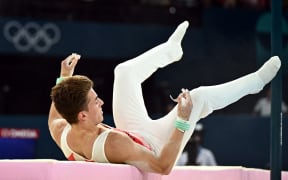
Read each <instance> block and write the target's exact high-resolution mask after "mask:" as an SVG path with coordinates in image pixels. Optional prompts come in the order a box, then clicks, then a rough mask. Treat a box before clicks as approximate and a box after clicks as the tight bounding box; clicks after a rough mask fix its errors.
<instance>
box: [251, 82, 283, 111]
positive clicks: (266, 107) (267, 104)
mask: <svg viewBox="0 0 288 180" xmlns="http://www.w3.org/2000/svg"><path fill="white" fill-rule="evenodd" d="M281 108H282V113H287V111H288V107H287V105H286V104H285V103H284V102H283V101H282V106H281ZM253 114H255V115H260V116H264V117H265V116H270V114H271V88H270V87H269V88H268V89H267V90H266V93H265V96H264V97H262V98H260V99H259V100H258V101H257V102H256V104H255V106H254V109H253Z"/></svg>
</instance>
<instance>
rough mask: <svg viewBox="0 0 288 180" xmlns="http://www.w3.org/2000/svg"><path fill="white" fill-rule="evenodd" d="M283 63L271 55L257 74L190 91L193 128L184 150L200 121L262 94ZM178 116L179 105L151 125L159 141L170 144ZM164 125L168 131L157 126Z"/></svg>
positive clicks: (189, 132) (162, 143) (183, 145)
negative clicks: (170, 137) (260, 92)
mask: <svg viewBox="0 0 288 180" xmlns="http://www.w3.org/2000/svg"><path fill="white" fill-rule="evenodd" d="M280 66H281V61H280V59H279V58H278V57H276V56H275V57H272V58H270V59H269V60H268V61H267V62H266V63H265V64H264V65H263V66H262V67H261V68H260V69H259V70H258V71H256V72H254V73H251V74H248V75H246V76H243V77H241V78H238V79H236V80H234V81H230V82H227V83H224V84H220V85H215V86H203V87H199V88H196V89H194V90H192V91H190V95H191V98H192V103H193V109H192V112H191V115H190V118H189V122H190V124H191V127H192V128H191V129H190V130H189V131H187V132H185V134H184V138H183V141H182V146H181V148H180V149H181V151H182V150H183V148H184V147H185V145H186V143H187V142H188V140H189V139H190V136H191V135H192V133H193V130H194V127H195V124H196V123H197V121H199V120H200V119H201V118H204V117H206V116H208V115H209V114H210V113H212V112H213V111H214V110H218V109H222V108H224V107H226V106H228V105H230V104H232V103H234V102H236V101H237V100H239V99H240V98H242V97H244V96H246V95H248V94H255V93H258V92H259V91H261V90H262V89H263V87H264V86H265V85H266V84H267V83H269V82H270V81H271V80H272V79H273V78H274V76H275V75H276V74H277V72H278V70H279V68H280ZM176 117H177V107H176V108H174V109H173V110H172V111H171V112H170V113H169V114H168V115H166V116H165V117H163V118H162V119H160V120H159V121H155V125H154V126H151V133H152V134H153V135H154V136H156V137H157V139H159V142H158V144H159V145H160V144H161V145H162V147H163V145H164V144H165V143H166V141H167V137H169V134H170V132H171V131H172V130H173V128H175V127H174V122H175V119H176ZM168 124H170V127H167V125H168ZM163 126H166V127H167V129H165V131H164V130H162V131H159V130H157V128H159V127H163ZM155 127H156V128H155ZM160 149H161V147H160ZM181 151H180V153H181Z"/></svg>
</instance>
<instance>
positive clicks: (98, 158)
mask: <svg viewBox="0 0 288 180" xmlns="http://www.w3.org/2000/svg"><path fill="white" fill-rule="evenodd" d="M101 125H102V126H103V127H104V130H103V131H102V132H101V133H100V134H99V135H98V136H97V137H96V139H95V140H94V142H93V146H92V153H91V158H85V157H84V156H82V155H80V154H79V153H76V152H75V151H73V150H72V149H71V148H70V147H69V145H68V143H67V135H68V133H69V131H70V130H71V125H69V124H68V125H67V126H66V127H65V128H64V130H63V132H62V135H61V150H62V152H63V153H64V155H65V157H66V158H67V159H68V160H70V161H91V162H100V163H109V160H108V159H107V157H106V154H105V148H104V146H105V142H106V139H107V137H108V134H109V133H110V132H112V131H114V132H117V133H123V134H125V135H127V136H128V137H129V138H131V139H132V140H133V141H134V142H135V143H137V144H139V145H141V146H143V147H145V148H147V149H148V150H150V151H154V150H153V148H152V146H151V145H150V144H148V143H147V142H145V139H144V138H143V137H142V136H140V135H139V134H135V133H131V132H127V131H123V130H120V129H117V128H113V127H110V126H108V125H105V124H101Z"/></svg>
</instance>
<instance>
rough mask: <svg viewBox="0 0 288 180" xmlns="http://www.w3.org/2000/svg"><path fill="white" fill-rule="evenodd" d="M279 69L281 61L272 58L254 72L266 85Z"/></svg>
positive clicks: (274, 57) (277, 58) (276, 57)
mask: <svg viewBox="0 0 288 180" xmlns="http://www.w3.org/2000/svg"><path fill="white" fill-rule="evenodd" d="M280 67H281V60H280V59H279V57H278V56H273V57H271V58H270V59H269V60H268V61H266V62H265V63H264V64H263V65H262V67H261V68H260V69H259V70H258V71H256V74H257V75H258V76H259V77H260V79H261V80H262V81H263V83H264V84H267V83H269V82H270V81H271V80H272V79H273V78H274V77H275V75H276V74H277V72H278V70H279V69H280Z"/></svg>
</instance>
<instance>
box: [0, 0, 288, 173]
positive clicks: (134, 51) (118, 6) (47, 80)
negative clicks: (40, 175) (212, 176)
mask: <svg viewBox="0 0 288 180" xmlns="http://www.w3.org/2000/svg"><path fill="white" fill-rule="evenodd" d="M188 2H190V1H184V0H182V1H181V0H178V1H176V0H174V1H148V0H110V1H108V0H86V1H85V0H50V1H46V0H29V1H23V0H0V19H1V20H3V21H4V22H5V21H8V20H11V19H12V20H17V21H20V22H23V21H24V22H25V21H26V20H27V21H37V22H39V21H40V22H55V23H56V24H58V25H59V27H61V28H65V27H66V31H65V32H62V36H63V39H65V38H66V39H65V41H64V40H63V41H61V42H60V43H59V44H60V45H59V44H58V45H55V46H54V47H52V49H51V50H50V51H48V52H46V53H37V52H33V51H28V52H19V51H17V50H16V49H15V48H14V47H13V46H12V45H11V44H8V43H7V40H5V39H4V38H2V37H1V36H3V26H2V25H1V26H0V27H1V34H0V37H1V38H0V115H1V116H0V127H6V128H11V127H15V128H37V129H40V139H39V141H38V142H37V144H36V150H37V152H36V155H35V158H44V159H45V158H52V159H60V160H62V159H64V157H63V154H62V153H61V152H60V151H59V149H58V147H56V145H55V144H54V142H52V139H51V137H50V136H49V133H48V128H47V115H48V112H49V107H50V103H51V101H50V97H49V94H50V89H51V87H52V86H53V85H54V84H55V81H56V78H57V77H58V76H59V73H60V62H61V60H62V59H64V58H65V57H66V55H68V54H69V53H72V52H78V51H77V50H79V51H80V53H81V52H82V51H83V53H82V55H83V56H82V58H81V61H80V63H79V64H78V66H77V69H76V72H75V73H76V74H84V75H87V76H89V77H90V78H91V79H92V80H93V81H94V82H95V90H96V92H97V93H98V94H99V96H100V97H101V98H102V99H103V100H104V101H105V105H104V107H103V109H104V112H105V114H106V115H105V121H106V122H107V123H108V124H111V125H113V117H112V115H111V114H112V107H111V103H112V85H113V78H114V75H113V70H114V67H115V66H116V65H117V64H119V63H121V62H123V61H125V60H127V59H129V58H133V57H135V56H137V55H139V54H140V53H142V52H144V51H145V50H148V49H150V48H152V47H154V46H156V45H158V44H159V43H161V42H163V41H165V40H166V39H167V38H168V36H169V35H170V33H171V32H172V31H173V30H174V29H175V28H176V26H177V25H178V24H179V23H180V22H182V21H183V20H188V21H189V22H190V27H189V30H188V32H187V35H186V37H185V39H184V40H183V50H184V56H183V60H182V61H180V62H178V63H175V64H172V65H170V66H169V67H167V68H165V69H160V70H159V71H158V72H157V73H156V74H154V75H153V76H151V77H150V78H149V79H148V80H147V81H145V82H144V83H143V92H144V98H145V102H146V105H147V109H148V111H149V112H150V114H151V115H155V116H159V115H162V114H163V113H165V110H166V105H167V104H168V103H170V102H171V101H170V99H169V94H172V95H173V96H174V97H175V96H177V93H178V92H179V91H180V89H181V88H183V87H185V88H189V89H192V88H196V87H199V86H202V85H214V84H219V83H224V82H226V81H230V80H233V79H235V78H237V77H240V76H242V75H245V74H247V73H250V72H253V71H254V70H256V69H257V68H258V67H259V66H260V65H261V64H263V62H264V61H265V60H266V59H268V58H269V56H270V32H269V30H268V31H262V30H263V29H265V27H263V26H261V28H260V29H261V30H259V29H258V28H257V27H258V26H259V24H258V23H259V21H260V19H261V18H262V17H264V15H265V14H266V13H269V11H270V9H269V3H268V4H259V5H249V4H245V3H244V1H241V0H239V1H235V2H237V3H235V4H234V5H229V6H227V5H224V4H221V3H220V1H209V2H208V1H193V2H194V4H191V3H190V4H189V3H188ZM204 2H206V3H204ZM283 9H284V13H283V18H284V20H285V22H286V21H287V8H286V4H285V3H283ZM69 25H71V26H69ZM72 25H73V26H72ZM94 25H96V27H95V26H94ZM266 25H269V22H267V23H266ZM76 26H77V27H78V28H79V29H76V30H75V29H71V30H70V29H69V27H76ZM67 27H68V28H67ZM90 27H92V28H95V29H97V28H99V27H103V29H101V31H104V32H101V33H99V34H97V32H95V34H94V33H93V32H91V31H89V28H90ZM123 27H124V28H123ZM73 30H74V31H76V32H77V33H75V32H74V31H73ZM81 30H83V32H81ZM99 31H100V30H99ZM120 31H125V32H120ZM128 31H129V32H128ZM139 32H140V33H139ZM89 35H91V39H93V38H95V39H96V40H98V41H94V39H93V40H90V39H89V38H90V37H89ZM101 35H102V37H103V36H104V37H103V39H99V36H101ZM121 35H123V37H120V36H121ZM118 36H119V37H118ZM87 37H88V38H87ZM115 37H116V38H115ZM136 37H140V38H139V39H140V40H142V41H138V38H136ZM74 38H77V39H78V40H81V41H77V42H74V41H73V39H74ZM97 38H98V39H97ZM67 39H68V40H67ZM135 39H136V40H135ZM104 40H105V41H104ZM82 41H83V42H89V43H90V44H89V43H87V44H88V45H90V46H95V44H98V46H97V49H90V48H89V49H86V51H84V50H83V49H84V48H85V47H86V45H87V44H85V43H83V42H82ZM73 44H76V45H75V46H73ZM83 44H84V45H85V46H84V45H83ZM99 44H100V45H99ZM65 47H69V48H65ZM74 47H79V48H75V49H74ZM106 47H111V49H110V48H109V50H107V48H106ZM115 47H116V48H115ZM117 47H119V50H118V49H117ZM81 48H83V49H81ZM7 49H8V50H7ZM92 51H93V52H92ZM120 52H122V54H121V53H120ZM89 53H90V54H89ZM91 54H92V55H91ZM281 57H282V58H283V59H282V63H283V65H284V67H286V68H283V101H284V102H286V103H287V102H288V94H287V88H288V84H287V81H288V75H287V69H288V68H287V57H288V50H287V31H286V30H285V28H284V33H283V54H281ZM183 77H185V78H183ZM263 95H264V92H261V93H259V94H257V95H249V96H247V97H245V98H243V99H241V100H240V101H238V102H237V103H235V104H232V105H231V106H229V107H227V108H225V109H223V110H219V111H217V112H215V113H214V114H213V115H211V117H210V116H209V118H207V119H205V120H203V123H204V125H205V127H206V130H207V136H206V140H207V142H206V144H205V145H206V146H207V147H208V148H210V149H212V151H214V152H215V156H216V159H217V161H218V162H219V165H242V166H246V167H257V168H266V167H267V163H268V162H267V161H269V133H270V132H269V120H268V119H267V118H264V119H263V118H262V117H255V116H252V115H251V112H252V109H253V107H254V104H255V103H256V101H257V100H258V99H259V98H260V97H261V96H263ZM284 118H286V119H287V115H284ZM286 119H284V120H286ZM286 122H287V121H286ZM286 122H285V123H283V132H284V133H283V158H282V159H283V169H286V170H288V162H287V160H288V158H287V154H288V153H287V151H288V148H287V142H288V137H287V132H288V126H287V123H286ZM257 127H259V128H258V129H257ZM242 130H243V131H242ZM261 137H263V139H261ZM247 146H248V148H247ZM249 146H250V147H249Z"/></svg>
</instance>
